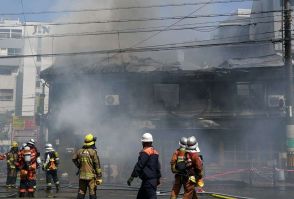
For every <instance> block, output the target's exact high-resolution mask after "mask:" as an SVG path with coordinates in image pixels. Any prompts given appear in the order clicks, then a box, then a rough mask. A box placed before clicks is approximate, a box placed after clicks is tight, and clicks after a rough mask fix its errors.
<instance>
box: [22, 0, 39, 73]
mask: <svg viewBox="0 0 294 199" xmlns="http://www.w3.org/2000/svg"><path fill="white" fill-rule="evenodd" d="M20 4H21V8H22V11H24V5H23V1H22V0H20ZM23 19H24V22H25V24H26V21H27V20H26V16H25V14H23ZM24 32H25V31H24ZM24 34H25V33H24ZM27 39H28V42H29V47H30V50H31V53H32V54H33V49H32V45H31V41H30V38H27ZM33 61H34V65H35V68H37V64H36V60H35V57H33Z"/></svg>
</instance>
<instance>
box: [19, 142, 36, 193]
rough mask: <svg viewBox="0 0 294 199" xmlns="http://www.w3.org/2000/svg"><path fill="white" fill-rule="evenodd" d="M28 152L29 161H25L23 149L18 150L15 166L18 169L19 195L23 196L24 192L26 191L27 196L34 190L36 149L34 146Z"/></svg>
mask: <svg viewBox="0 0 294 199" xmlns="http://www.w3.org/2000/svg"><path fill="white" fill-rule="evenodd" d="M29 152H30V154H31V161H30V162H29V163H26V162H25V153H26V151H25V149H23V150H21V151H20V152H19V157H18V162H17V166H18V168H19V169H20V185H19V193H20V194H19V195H20V197H25V194H26V193H28V194H29V196H33V195H34V192H35V190H36V170H37V167H38V164H37V157H38V151H37V149H36V148H35V147H33V148H30V150H29Z"/></svg>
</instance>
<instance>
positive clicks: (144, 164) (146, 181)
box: [127, 133, 161, 199]
mask: <svg viewBox="0 0 294 199" xmlns="http://www.w3.org/2000/svg"><path fill="white" fill-rule="evenodd" d="M141 141H142V145H143V150H142V151H141V152H140V154H139V157H138V162H137V163H136V165H135V167H134V170H133V172H132V174H131V177H130V178H129V179H128V181H127V183H128V185H129V186H131V183H132V181H133V180H134V178H136V177H139V178H140V179H141V180H142V184H141V187H140V189H139V192H138V195H137V199H156V198H157V196H156V190H157V186H158V185H159V184H160V178H161V172H160V163H159V153H158V152H157V151H156V150H155V149H154V148H153V146H152V143H153V137H152V135H151V134H150V133H144V134H143V136H142V139H141Z"/></svg>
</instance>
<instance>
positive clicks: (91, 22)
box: [5, 10, 281, 27]
mask: <svg viewBox="0 0 294 199" xmlns="http://www.w3.org/2000/svg"><path fill="white" fill-rule="evenodd" d="M277 12H278V13H279V12H281V10H270V11H262V12H252V13H251V15H257V14H271V13H277ZM230 16H240V14H238V13H219V14H208V15H196V16H169V17H151V18H136V19H114V20H105V21H96V20H95V21H67V22H55V23H42V25H43V26H68V25H90V24H109V23H129V22H144V21H166V20H182V19H199V18H214V17H230ZM244 16H248V15H247V14H244ZM269 17H271V16H269ZM248 19H249V17H248ZM251 19H254V17H253V16H252V17H251ZM40 23H41V22H40ZM35 25H36V24H22V26H35ZM16 26H19V25H7V26H5V27H16Z"/></svg>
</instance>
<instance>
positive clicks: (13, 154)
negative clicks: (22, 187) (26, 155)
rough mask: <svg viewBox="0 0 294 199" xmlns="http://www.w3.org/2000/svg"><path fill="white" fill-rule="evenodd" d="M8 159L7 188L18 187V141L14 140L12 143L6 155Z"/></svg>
mask: <svg viewBox="0 0 294 199" xmlns="http://www.w3.org/2000/svg"><path fill="white" fill-rule="evenodd" d="M5 157H6V161H7V179H6V186H7V188H12V187H16V178H17V171H18V170H17V168H16V162H17V159H18V143H17V142H15V141H13V142H12V143H11V149H10V151H9V152H8V153H6V155H5Z"/></svg>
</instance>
